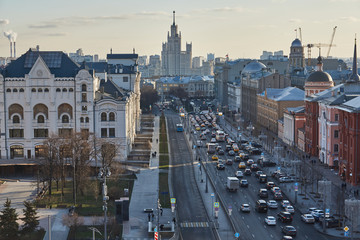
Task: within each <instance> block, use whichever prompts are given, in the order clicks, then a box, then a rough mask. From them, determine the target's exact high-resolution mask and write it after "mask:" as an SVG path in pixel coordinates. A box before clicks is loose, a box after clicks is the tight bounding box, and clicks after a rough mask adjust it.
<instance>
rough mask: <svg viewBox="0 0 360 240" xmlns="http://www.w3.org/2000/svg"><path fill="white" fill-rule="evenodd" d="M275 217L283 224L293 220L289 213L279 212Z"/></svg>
mask: <svg viewBox="0 0 360 240" xmlns="http://www.w3.org/2000/svg"><path fill="white" fill-rule="evenodd" d="M277 216H278V219H279V221H281V222H283V223H291V222H292V220H293V216H292V215H291V213H289V212H284V211H282V212H279V213H278V214H277Z"/></svg>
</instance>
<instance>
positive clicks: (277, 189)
mask: <svg viewBox="0 0 360 240" xmlns="http://www.w3.org/2000/svg"><path fill="white" fill-rule="evenodd" d="M271 191H272V192H273V193H274V194H275V193H277V192H280V193H281V190H280V188H279V187H273V188H272V189H271Z"/></svg>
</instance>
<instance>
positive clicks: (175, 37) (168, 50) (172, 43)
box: [161, 11, 192, 76]
mask: <svg viewBox="0 0 360 240" xmlns="http://www.w3.org/2000/svg"><path fill="white" fill-rule="evenodd" d="M191 61H192V43H186V51H181V32H179V33H178V26H177V25H176V24H175V11H173V24H172V25H171V28H170V32H168V36H167V42H165V43H163V44H162V51H161V62H162V69H161V72H162V75H163V76H188V75H191V65H192V63H191Z"/></svg>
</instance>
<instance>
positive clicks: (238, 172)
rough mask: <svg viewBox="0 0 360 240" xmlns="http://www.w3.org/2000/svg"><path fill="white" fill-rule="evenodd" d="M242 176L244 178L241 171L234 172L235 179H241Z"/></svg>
mask: <svg viewBox="0 0 360 240" xmlns="http://www.w3.org/2000/svg"><path fill="white" fill-rule="evenodd" d="M243 176H244V173H243V172H242V171H236V172H235V177H237V178H242V177H243Z"/></svg>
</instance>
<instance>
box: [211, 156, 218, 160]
mask: <svg viewBox="0 0 360 240" xmlns="http://www.w3.org/2000/svg"><path fill="white" fill-rule="evenodd" d="M218 159H219V157H218V155H212V157H211V160H213V161H216V160H218Z"/></svg>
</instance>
